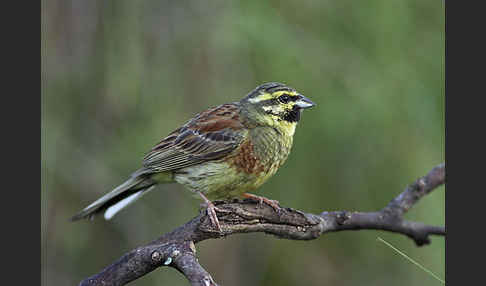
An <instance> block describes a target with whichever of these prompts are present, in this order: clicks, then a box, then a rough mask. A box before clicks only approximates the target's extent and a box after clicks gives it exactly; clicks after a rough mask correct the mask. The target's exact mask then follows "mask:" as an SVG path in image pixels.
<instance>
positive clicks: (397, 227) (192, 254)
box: [80, 164, 445, 286]
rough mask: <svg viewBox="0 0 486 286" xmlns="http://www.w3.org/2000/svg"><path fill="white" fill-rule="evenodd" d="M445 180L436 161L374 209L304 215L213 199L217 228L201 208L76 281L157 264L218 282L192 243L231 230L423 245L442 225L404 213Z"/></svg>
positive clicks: (112, 279) (133, 274)
mask: <svg viewBox="0 0 486 286" xmlns="http://www.w3.org/2000/svg"><path fill="white" fill-rule="evenodd" d="M444 183H445V165H444V164H440V165H438V166H436V167H435V168H433V169H432V170H431V171H430V172H429V173H428V174H427V175H425V176H424V177H422V178H419V179H417V180H416V181H415V182H414V183H412V184H411V185H409V186H408V187H407V188H406V189H405V190H404V191H403V192H402V193H401V194H400V195H399V196H397V197H396V198H395V199H393V200H392V201H391V202H390V203H389V204H388V205H387V206H385V207H384V208H383V209H382V210H380V211H376V212H349V211H333V212H322V213H321V214H309V213H304V212H302V211H299V210H294V209H291V208H282V209H281V210H280V211H278V212H276V211H275V210H274V209H273V208H272V207H270V206H268V205H266V204H259V203H257V202H254V201H250V200H245V201H241V202H237V201H235V202H230V203H228V202H219V203H215V204H216V205H217V206H218V209H220V210H221V212H218V219H219V221H220V224H221V228H222V231H221V232H219V231H217V230H216V229H215V228H214V226H212V225H211V222H210V219H209V218H208V216H207V215H206V213H205V212H202V213H201V214H200V215H198V216H197V217H195V218H194V219H192V220H191V221H189V222H188V223H186V224H185V225H183V226H180V227H179V228H177V229H175V230H173V231H172V232H170V233H167V234H164V235H163V236H161V237H160V238H158V239H156V240H154V241H152V242H150V243H149V244H147V245H144V246H140V247H138V248H136V249H134V250H132V251H130V252H128V253H126V254H125V255H123V256H122V257H121V258H120V259H119V260H118V261H116V262H114V263H113V264H111V265H110V266H108V267H106V268H105V269H103V270H102V271H101V272H100V273H98V274H96V275H93V276H92V277H89V278H87V279H85V280H83V281H81V283H80V285H81V286H87V285H90V286H94V285H105V286H108V285H125V284H126V283H128V282H130V281H133V280H135V279H137V278H139V277H141V276H143V275H145V274H147V273H149V272H151V271H152V270H154V269H156V268H157V267H160V266H170V267H174V268H175V269H177V270H178V271H179V272H181V273H182V274H183V275H184V276H185V277H186V278H187V279H188V280H189V282H190V284H191V285H203V286H209V285H217V284H216V283H215V282H214V280H213V278H212V277H211V275H210V274H209V273H208V272H207V271H206V270H204V268H203V267H202V266H201V265H200V264H199V263H198V261H197V258H196V248H195V246H194V244H195V243H198V242H200V241H203V240H206V239H210V238H221V237H225V236H228V235H232V234H236V233H248V232H265V233H268V234H273V235H275V236H278V237H280V238H286V239H295V240H311V239H315V238H318V237H319V236H321V235H323V234H325V233H327V232H335V231H343V230H364V229H375V230H384V231H391V232H395V233H399V234H404V235H406V236H408V237H410V238H411V239H412V240H414V241H415V243H416V244H417V246H422V245H424V244H428V243H430V240H429V235H442V236H445V227H439V226H430V225H425V224H423V223H420V222H413V221H407V220H404V219H403V215H404V214H405V213H406V212H407V211H408V210H409V209H410V208H411V207H412V206H413V205H414V204H416V203H417V202H418V201H419V200H420V198H422V197H423V196H425V195H426V194H428V193H430V192H431V191H432V190H434V189H435V188H436V187H438V186H440V185H442V184H444Z"/></svg>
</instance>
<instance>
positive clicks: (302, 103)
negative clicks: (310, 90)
mask: <svg viewBox="0 0 486 286" xmlns="http://www.w3.org/2000/svg"><path fill="white" fill-rule="evenodd" d="M240 103H241V104H242V105H243V106H244V107H245V108H246V109H247V110H248V111H249V112H248V117H250V119H252V120H254V121H256V122H257V123H259V124H260V125H261V124H263V125H268V126H274V127H279V126H280V127H293V128H295V125H296V124H297V122H298V121H299V120H300V115H301V112H302V110H304V109H307V108H311V107H313V106H315V103H313V102H312V101H311V100H310V99H308V98H307V97H305V96H303V95H302V94H300V93H298V92H297V91H296V90H295V89H293V88H291V87H289V86H286V85H285V84H282V83H278V82H270V83H264V84H262V85H260V86H258V87H257V88H255V89H254V90H253V91H251V92H250V93H249V94H248V95H247V96H246V97H245V98H243V99H242V100H241V101H240Z"/></svg>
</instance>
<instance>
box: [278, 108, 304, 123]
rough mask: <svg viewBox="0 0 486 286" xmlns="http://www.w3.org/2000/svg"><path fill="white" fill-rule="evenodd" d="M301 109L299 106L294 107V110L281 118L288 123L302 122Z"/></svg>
mask: <svg viewBox="0 0 486 286" xmlns="http://www.w3.org/2000/svg"><path fill="white" fill-rule="evenodd" d="M300 112H301V109H300V108H299V107H298V106H294V107H293V108H292V110H289V111H288V112H286V113H285V114H284V115H283V116H282V117H281V118H282V119H283V120H285V121H288V122H298V121H299V120H300Z"/></svg>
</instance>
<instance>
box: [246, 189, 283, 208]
mask: <svg viewBox="0 0 486 286" xmlns="http://www.w3.org/2000/svg"><path fill="white" fill-rule="evenodd" d="M243 196H244V197H245V198H248V199H251V200H255V201H258V203H259V204H263V203H265V204H267V205H269V206H271V207H272V208H273V209H274V210H275V211H276V212H280V210H281V209H282V208H281V207H280V202H279V201H276V200H271V199H268V198H265V197H261V196H257V195H254V194H250V193H244V194H243Z"/></svg>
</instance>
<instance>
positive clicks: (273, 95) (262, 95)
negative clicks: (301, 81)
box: [249, 90, 298, 103]
mask: <svg viewBox="0 0 486 286" xmlns="http://www.w3.org/2000/svg"><path fill="white" fill-rule="evenodd" d="M283 94H288V95H290V96H294V95H298V93H297V92H296V91H290V90H279V91H276V92H274V93H268V92H263V93H260V94H259V95H258V96H257V97H255V98H250V99H249V101H250V102H251V103H257V102H261V101H265V100H268V99H274V98H278V97H279V96H281V95H283Z"/></svg>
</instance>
